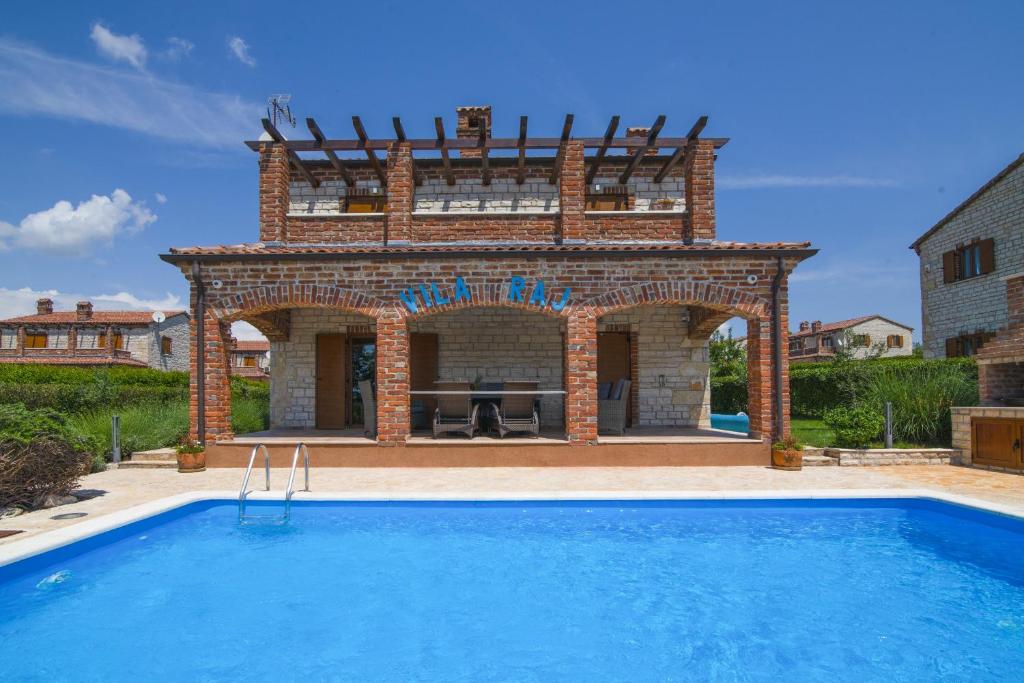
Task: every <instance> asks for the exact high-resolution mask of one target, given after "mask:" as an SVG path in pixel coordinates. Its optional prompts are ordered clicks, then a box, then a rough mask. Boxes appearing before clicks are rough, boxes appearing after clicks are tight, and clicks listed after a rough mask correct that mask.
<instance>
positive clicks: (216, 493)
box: [0, 489, 1024, 567]
mask: <svg viewBox="0 0 1024 683" xmlns="http://www.w3.org/2000/svg"><path fill="white" fill-rule="evenodd" d="M844 498H849V499H859V498H881V499H919V500H933V501H937V502H941V503H949V504H953V505H959V506H963V507H968V508H973V509H976V510H981V511H984V512H991V513H995V514H998V515H1003V516H1007V517H1012V518H1015V519H1019V520H1022V521H1024V507H1014V506H1011V505H1005V504H1003V503H996V502H992V501H988V500H984V499H982V498H975V497H972V496H964V495H961V494H958V493H948V492H945V491H934V490H930V489H791V490H784V491H780V490H744V489H732V490H726V491H700V490H693V491H657V490H645V491H444V492H441V491H375V492H366V491H337V492H334V491H327V492H323V493H321V492H305V491H296V492H295V494H294V496H293V500H295V501H325V502H330V501H360V502H366V501H380V502H389V501H448V500H450V501H476V500H479V501H517V500H522V501H558V500H567V501H569V500H801V499H805V500H822V499H826V500H827V499H844ZM237 499H238V492H237V491H225V490H209V491H188V492H185V493H178V494H175V495H173V496H166V497H164V498H158V499H156V500H151V501H149V502H146V503H141V504H139V505H133V506H132V507H128V508H125V509H124V510H118V511H115V512H110V513H108V514H105V515H101V516H99V517H96V518H94V519H90V520H86V521H83V522H79V523H77V524H73V525H71V526H68V527H64V528H62V529H54V530H52V531H44V532H42V533H39V534H37V535H35V536H30V537H28V538H25V539H23V540H18V541H12V542H10V543H7V544H4V545H0V567H3V566H6V565H9V564H13V563H15V562H19V561H21V560H26V559H28V558H30V557H33V556H35V555H40V554H42V553H45V552H48V551H51V550H56V549H57V548H62V547H64V546H67V545H71V544H72V543H76V542H78V541H81V540H84V539H86V538H90V537H92V536H98V535H99V534H102V533H106V532H108V531H113V530H114V529H118V528H121V527H123V526H127V525H129V524H132V523H134V522H138V521H140V520H143V519H146V518H149V517H155V516H156V515H159V514H162V513H164V512H169V511H171V510H174V509H177V508H180V507H184V506H185V505H189V504H191V503H198V502H203V501H209V500H227V501H234V500H237ZM248 499H249V500H272V501H282V502H283V500H282V494H281V492H279V491H276V492H275V491H253V492H251V493H250V494H249V495H248Z"/></svg>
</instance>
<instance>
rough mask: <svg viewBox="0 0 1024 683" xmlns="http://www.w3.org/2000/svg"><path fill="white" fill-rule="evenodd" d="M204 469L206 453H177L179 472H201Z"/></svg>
mask: <svg viewBox="0 0 1024 683" xmlns="http://www.w3.org/2000/svg"><path fill="white" fill-rule="evenodd" d="M205 469H206V453H178V471H179V472H202V471H203V470H205Z"/></svg>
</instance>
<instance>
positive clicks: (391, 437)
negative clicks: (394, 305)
mask: <svg viewBox="0 0 1024 683" xmlns="http://www.w3.org/2000/svg"><path fill="white" fill-rule="evenodd" d="M409 429H410V413H409V329H408V325H407V324H406V320H405V318H402V317H400V315H399V313H398V312H397V311H394V310H391V311H385V313H384V314H383V315H382V316H381V317H380V318H378V319H377V441H378V442H379V443H380V444H382V445H386V446H404V445H405V441H406V439H407V438H408V437H409Z"/></svg>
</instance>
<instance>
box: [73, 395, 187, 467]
mask: <svg viewBox="0 0 1024 683" xmlns="http://www.w3.org/2000/svg"><path fill="white" fill-rule="evenodd" d="M114 414H117V415H120V416H121V453H122V454H123V455H130V454H131V453H135V452H137V451H148V450H152V449H154V448H167V447H170V446H174V445H176V444H178V443H179V442H180V441H181V440H182V439H184V438H185V437H186V436H187V435H188V404H187V403H185V402H182V401H179V402H176V403H166V404H157V403H144V404H140V405H137V406H133V407H130V408H118V409H111V408H107V409H102V410H92V411H89V412H86V413H81V414H79V415H75V416H73V417H72V418H71V419H70V422H71V424H72V425H74V427H75V428H76V429H77V430H79V431H80V432H82V433H84V434H87V435H89V438H90V440H91V441H92V443H93V444H95V447H94V450H93V453H94V454H95V455H97V456H100V457H102V458H104V459H107V458H109V457H110V456H111V454H112V452H113V448H114V446H113V441H112V435H111V417H112V416H113V415H114Z"/></svg>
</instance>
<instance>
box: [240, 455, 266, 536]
mask: <svg viewBox="0 0 1024 683" xmlns="http://www.w3.org/2000/svg"><path fill="white" fill-rule="evenodd" d="M261 450H262V451H263V468H264V471H265V473H266V488H265V489H264V490H266V491H269V490H270V451H269V450H267V447H266V446H264V445H263V444H261V443H258V444H256V445H255V446H253V448H252V453H251V454H250V455H249V466H248V467H246V468H245V477H244V478H243V479H242V489H241V490H240V491H239V492H238V518H239V519H242V517H244V516H245V499H246V496H248V495H249V491H248V489H249V475H251V474H252V466H253V463H254V462H256V454H257V453H258V452H260V451H261Z"/></svg>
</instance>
